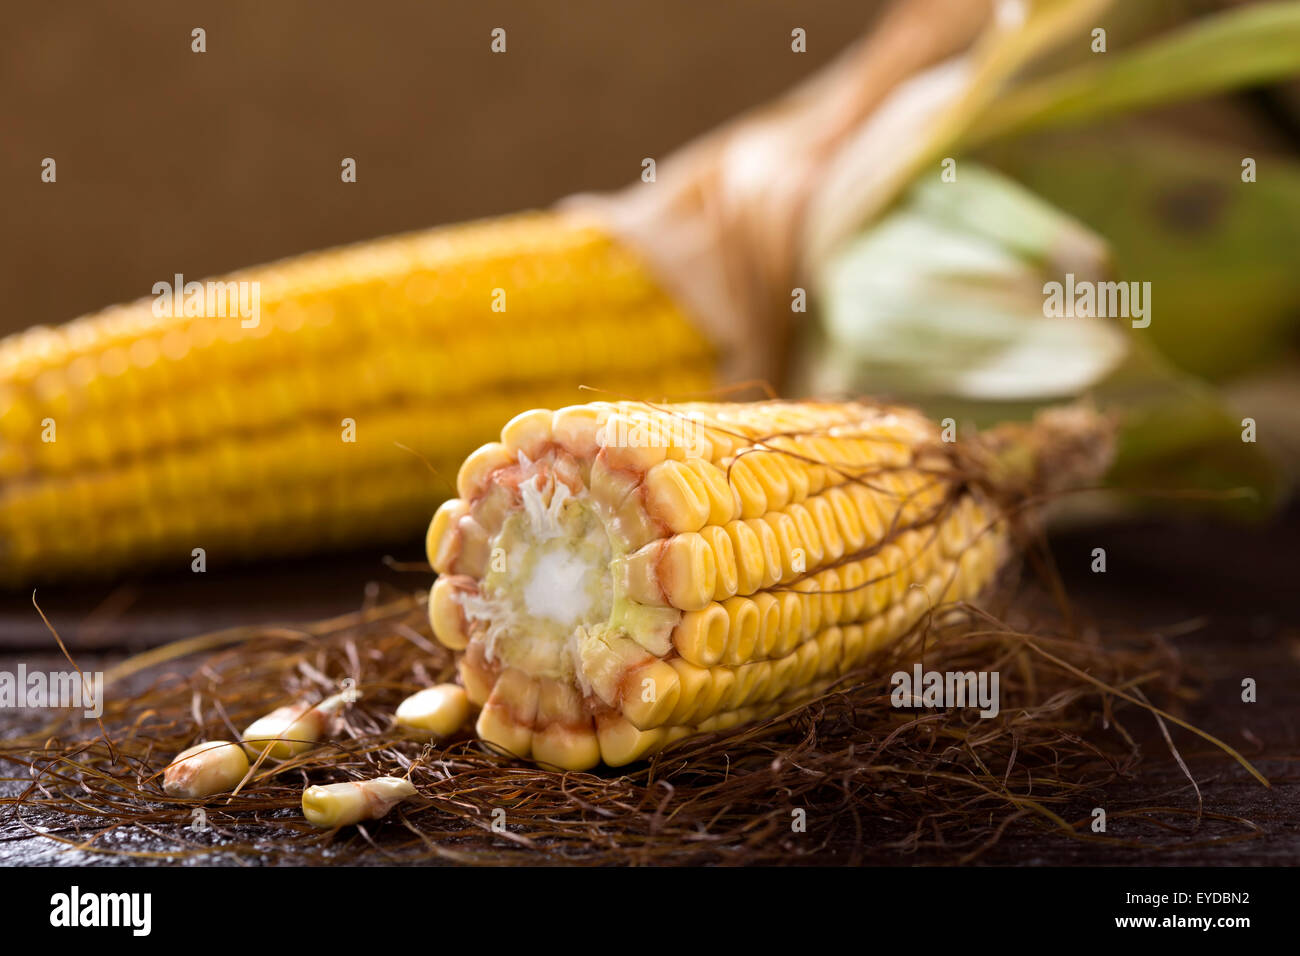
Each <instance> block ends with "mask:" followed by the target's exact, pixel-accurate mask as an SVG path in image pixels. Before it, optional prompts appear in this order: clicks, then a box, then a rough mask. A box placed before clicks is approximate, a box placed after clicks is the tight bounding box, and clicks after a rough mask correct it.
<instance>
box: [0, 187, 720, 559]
mask: <svg viewBox="0 0 1300 956" xmlns="http://www.w3.org/2000/svg"><path fill="white" fill-rule="evenodd" d="M223 281H226V282H242V283H257V287H258V289H259V290H260V291H259V299H260V314H259V315H257V316H256V317H255V322H254V320H252V319H250V318H248V317H246V316H242V315H237V314H236V315H226V316H215V315H186V314H184V310H181V309H179V308H176V309H174V310H173V311H175V312H178V313H180V314H174V315H162V316H159V315H156V314H155V309H154V307H153V306H154V303H153V301H152V300H147V299H146V300H143V301H140V302H137V303H134V304H132V305H126V306H120V307H116V308H111V309H108V310H106V311H104V312H102V313H99V314H97V315H92V316H87V317H85V318H82V319H78V320H76V321H74V322H71V323H69V324H67V325H64V326H61V327H58V328H36V329H32V330H30V331H28V332H26V333H23V334H20V335H16V336H12V337H10V338H8V339H5V340H4V341H3V342H2V343H0V581H4V582H9V583H17V582H21V581H28V580H31V579H34V578H42V577H49V576H53V575H56V574H67V573H74V572H75V573H82V572H87V571H100V572H108V571H113V570H115V569H117V568H119V567H122V566H126V565H136V564H141V563H155V564H165V565H169V566H172V567H188V566H189V565H190V563H191V560H192V558H191V555H192V551H193V549H195V548H203V549H205V551H206V553H207V555H208V556H209V558H210V559H211V560H213V561H217V560H221V559H223V558H226V557H230V556H232V555H245V554H249V553H257V554H275V553H284V552H290V551H295V550H302V549H309V548H316V547H320V546H325V545H332V544H341V543H350V542H356V541H362V540H378V539H381V538H382V537H384V536H386V535H387V536H392V535H396V534H402V533H405V532H406V531H407V530H408V529H409V528H410V527H411V526H412V525H415V526H417V527H418V526H419V525H420V524H421V523H422V522H423V521H424V520H425V519H426V518H427V515H428V514H429V512H430V510H432V508H433V507H435V506H436V504H437V503H438V502H439V501H441V500H443V499H444V498H445V497H446V496H447V495H448V494H449V493H450V491H451V488H450V476H451V475H452V474H453V473H454V470H455V467H456V465H457V464H458V463H459V462H460V461H461V460H462V459H463V458H464V456H465V455H466V454H467V453H468V452H470V451H471V450H472V449H473V448H475V447H476V446H477V445H479V444H480V443H481V442H483V441H485V440H486V439H487V438H489V437H490V436H491V434H492V432H493V430H494V429H495V427H496V425H497V423H499V422H500V421H502V420H504V419H505V418H507V417H508V416H509V415H511V414H513V412H514V411H516V410H517V409H519V408H521V407H529V406H531V405H538V404H547V403H550V404H561V403H564V402H568V401H572V400H573V399H574V398H575V397H576V395H577V387H578V386H580V385H589V386H593V387H596V388H602V387H609V388H616V389H617V391H618V394H619V395H620V396H626V395H629V394H635V395H638V396H644V397H651V396H665V395H670V394H679V395H680V394H685V393H690V392H693V391H698V390H701V389H705V388H709V387H712V386H713V385H714V360H713V355H712V350H711V347H710V346H709V344H708V343H707V342H706V341H705V339H704V338H703V336H702V335H701V334H700V333H699V332H697V331H696V329H695V327H694V325H693V324H692V323H691V322H690V321H689V320H688V319H687V318H686V316H685V315H684V314H683V313H682V312H681V311H680V310H679V309H678V308H677V306H676V305H675V304H674V303H673V301H672V300H670V299H669V298H668V297H667V296H666V295H665V293H664V292H663V291H661V290H660V288H659V287H658V286H657V285H656V283H655V281H654V280H653V279H652V278H651V277H650V276H649V275H648V274H647V272H646V271H645V269H644V268H643V266H642V264H641V262H640V261H639V259H638V258H637V257H636V256H635V255H634V254H632V253H631V252H630V251H629V250H628V249H627V248H626V247H625V246H624V245H622V244H620V243H619V242H618V241H616V240H613V239H611V238H610V237H609V236H607V235H606V234H604V233H602V232H600V231H599V230H598V229H596V228H593V227H591V226H589V225H579V224H577V223H576V222H575V221H573V220H571V219H569V218H566V217H565V216H563V215H560V214H557V213H532V214H525V215H520V216H515V217H511V218H507V219H501V220H493V221H484V222H479V223H471V224H467V225H461V226H453V227H446V228H440V229H435V230H432V231H427V232H420V233H414V234H411V235H405V236H399V237H395V238H391V239H385V240H380V241H375V242H370V243H362V244H360V245H356V246H351V247H346V248H341V249H336V250H332V251H327V252H322V253H316V254H311V255H305V256H301V257H298V258H294V259H289V260H285V261H283V262H279V263H275V264H273V265H268V266H264V267H261V268H255V269H250V270H247V271H245V272H241V273H238V274H235V275H231V276H228V277H226V279H225V280H223ZM232 288H233V287H232ZM349 423H350V427H349ZM399 445H404V446H406V449H409V450H406V449H403V448H402V447H399ZM412 452H415V453H416V454H412ZM421 457H423V458H424V459H425V461H422V460H421ZM426 461H427V463H428V464H426ZM429 465H432V466H433V470H434V472H437V473H440V474H442V475H443V476H445V477H443V478H442V479H441V480H439V478H438V475H437V474H435V473H433V472H431V471H430V468H429Z"/></svg>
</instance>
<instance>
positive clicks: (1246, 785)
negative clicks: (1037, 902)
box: [0, 508, 1300, 865]
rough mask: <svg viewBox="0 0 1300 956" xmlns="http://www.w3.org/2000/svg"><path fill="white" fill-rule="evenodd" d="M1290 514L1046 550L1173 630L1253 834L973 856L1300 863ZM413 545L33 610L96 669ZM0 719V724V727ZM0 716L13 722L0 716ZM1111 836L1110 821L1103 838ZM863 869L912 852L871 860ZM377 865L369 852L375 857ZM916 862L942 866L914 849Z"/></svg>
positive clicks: (1184, 747) (0, 633)
mask: <svg viewBox="0 0 1300 956" xmlns="http://www.w3.org/2000/svg"><path fill="white" fill-rule="evenodd" d="M1298 540H1300V509H1297V508H1292V509H1291V510H1290V511H1289V512H1288V513H1287V514H1285V515H1283V516H1282V517H1281V518H1279V519H1278V520H1277V521H1276V522H1274V523H1272V524H1271V525H1269V526H1268V527H1261V528H1241V527H1233V526H1223V525H1217V524H1214V523H1209V522H1202V521H1194V520H1182V521H1176V522H1175V521H1144V522H1141V523H1125V524H1116V525H1111V526H1103V527H1093V528H1084V529H1076V530H1072V531H1068V532H1065V533H1059V534H1057V535H1055V536H1054V539H1053V550H1054V553H1055V556H1056V559H1057V562H1058V564H1059V567H1060V571H1061V573H1062V576H1063V578H1064V579H1065V581H1066V583H1067V586H1068V588H1069V592H1070V595H1071V598H1072V599H1073V600H1074V601H1075V603H1076V604H1077V606H1078V607H1079V608H1080V609H1082V610H1083V611H1084V612H1085V613H1086V614H1088V615H1089V616H1091V617H1092V618H1094V619H1096V620H1098V621H1101V622H1106V621H1110V622H1115V624H1116V625H1117V626H1118V625H1120V624H1127V625H1136V626H1140V627H1144V628H1155V629H1162V630H1167V631H1169V632H1170V633H1175V632H1177V633H1179V634H1180V636H1178V637H1177V638H1175V640H1176V641H1177V643H1178V645H1179V646H1180V647H1181V648H1182V649H1183V651H1184V654H1185V657H1186V659H1187V660H1188V662H1189V663H1190V664H1191V666H1192V667H1193V669H1194V670H1195V671H1197V672H1199V673H1200V674H1201V676H1202V677H1203V683H1202V685H1201V686H1202V696H1201V697H1200V699H1199V700H1198V701H1197V702H1196V704H1195V705H1194V706H1193V708H1192V710H1191V712H1190V716H1191V717H1192V719H1193V720H1194V721H1195V722H1196V723H1197V724H1198V726H1201V727H1202V728H1203V729H1205V730H1207V731H1209V732H1211V733H1213V734H1216V735H1218V736H1219V737H1221V738H1222V739H1224V740H1225V741H1227V742H1228V743H1230V744H1231V745H1233V746H1235V747H1237V748H1239V749H1240V750H1241V751H1242V752H1243V753H1244V754H1245V755H1246V756H1247V757H1248V758H1250V759H1251V760H1252V761H1253V762H1254V763H1255V764H1256V766H1257V767H1259V769H1260V770H1261V771H1262V772H1264V773H1265V774H1266V775H1267V776H1268V777H1269V778H1270V780H1271V782H1272V784H1273V786H1272V787H1271V788H1270V789H1265V788H1264V787H1262V786H1260V785H1259V784H1258V783H1256V782H1255V781H1254V780H1252V779H1250V778H1249V777H1248V776H1247V775H1246V774H1245V773H1244V772H1243V771H1242V770H1241V769H1240V768H1239V767H1237V766H1236V764H1234V763H1232V762H1231V761H1230V760H1227V759H1225V758H1223V757H1222V756H1221V755H1219V754H1217V753H1216V752H1214V751H1213V750H1212V749H1211V748H1209V747H1208V746H1205V745H1202V744H1200V743H1199V742H1198V741H1197V740H1196V739H1195V738H1192V737H1191V736H1190V735H1187V734H1183V733H1177V734H1176V740H1177V743H1178V745H1179V747H1180V750H1181V752H1182V753H1183V755H1184V757H1185V758H1187V761H1188V763H1189V765H1190V766H1191V768H1192V770H1193V772H1194V774H1195V776H1196V778H1197V781H1198V783H1199V784H1200V788H1201V792H1202V794H1203V797H1204V806H1205V809H1206V810H1208V811H1214V812H1217V813H1223V814H1229V815H1234V816H1238V817H1243V818H1246V819H1248V820H1250V821H1252V822H1253V823H1254V824H1255V825H1257V826H1258V827H1260V828H1261V830H1262V831H1263V833H1262V835H1261V836H1259V837H1256V838H1254V839H1250V840H1245V841H1241V842H1236V843H1228V844H1225V845H1220V846H1215V847H1208V848H1207V847H1196V846H1192V844H1194V843H1197V842H1200V841H1202V840H1204V839H1206V838H1209V837H1213V836H1216V835H1219V836H1221V835H1226V834H1228V833H1235V832H1240V831H1241V829H1242V827H1241V826H1240V825H1239V824H1226V823H1220V822H1215V821H1206V822H1204V823H1203V824H1202V826H1201V827H1200V829H1199V830H1196V831H1195V832H1193V831H1192V828H1191V826H1190V822H1189V825H1188V827H1187V828H1186V830H1185V831H1184V832H1159V831H1156V830H1155V828H1148V829H1146V830H1144V831H1143V839H1144V840H1148V841H1149V842H1150V845H1151V849H1114V848H1110V847H1098V846H1095V845H1089V844H1084V843H1079V842H1076V841H1071V840H1066V839H1062V838H1061V837H1059V836H1057V835H1054V834H1041V835H1035V834H1032V833H1030V834H1027V835H1020V836H1014V837H1011V838H1008V839H1006V840H1004V841H1003V842H1002V843H1001V844H999V846H998V847H996V848H995V849H994V850H993V851H992V852H990V853H989V854H988V855H987V856H986V857H984V858H983V862H985V863H992V864H1011V865H1015V864H1048V863H1077V864H1095V865H1125V864H1144V865H1151V864H1157V865H1191V864H1224V865H1259V864H1265V863H1270V864H1294V863H1297V862H1300V762H1298V761H1297V758H1298V757H1300V607H1298V606H1297V581H1298V580H1300V547H1298V546H1297V541H1298ZM1096 547H1104V548H1105V549H1106V551H1107V562H1108V567H1107V572H1106V573H1105V574H1094V573H1092V572H1091V571H1090V570H1089V565H1090V561H1091V553H1092V549H1093V548H1096ZM419 551H420V545H419V542H410V543H408V544H406V545H403V546H398V547H393V548H390V549H382V548H380V549H369V550H367V551H363V552H359V553H353V554H348V555H340V556H334V557H329V558H317V559H312V560H304V561H299V562H294V563H289V564H279V565H266V566H260V567H248V568H243V569H235V570H230V571H213V572H209V573H208V574H207V575H194V574H188V573H185V574H178V575H172V576H162V577H154V578H149V579H142V580H138V581H136V582H133V583H130V584H126V585H117V586H114V585H107V584H100V585H95V586H89V587H82V588H43V589H41V590H40V591H39V592H38V599H39V600H40V601H41V604H42V607H43V608H44V609H45V611H46V612H47V613H48V614H49V616H50V618H51V620H52V621H53V622H54V624H55V626H56V627H58V628H59V629H60V632H61V633H62V634H63V636H64V637H65V638H66V639H68V641H69V643H70V644H71V645H72V646H73V647H74V648H75V649H76V650H75V653H76V654H77V656H78V659H79V662H80V663H81V664H82V665H83V666H98V665H102V664H104V663H106V662H108V661H111V660H112V659H115V658H118V657H120V656H121V654H122V652H123V651H124V650H125V649H133V648H139V647H142V646H145V645H148V644H154V643H158V642H160V641H164V640H170V639H174V638H180V637H185V636H189V635H192V634H196V633H200V632H202V631H207V630H212V629H215V628H220V627H226V626H231V625H234V624H241V623H254V622H268V621H305V620H311V619H315V618H319V617H325V616H330V615H333V614H336V613H342V612H346V611H349V610H354V609H356V608H357V607H358V606H359V605H360V604H361V602H362V600H363V599H364V591H365V584H366V582H367V581H380V582H384V584H385V586H393V587H404V588H408V589H415V588H419V587H422V586H426V585H427V584H428V582H429V580H430V579H429V576H428V574H427V573H419V572H410V571H406V572H402V571H397V570H393V569H391V568H389V567H387V566H386V565H385V563H384V562H383V558H384V556H385V554H391V555H393V556H394V557H396V558H400V559H406V560H418V555H419ZM0 637H2V639H3V643H4V645H5V648H4V649H0V669H11V668H12V667H13V665H14V664H16V663H17V661H19V660H24V661H27V662H28V664H29V666H38V665H39V664H40V663H42V662H45V666H50V667H57V666H59V665H58V664H57V662H56V660H55V659H54V658H52V657H51V655H52V654H53V653H55V652H56V649H55V648H54V645H53V642H52V640H51V639H50V637H49V635H48V633H47V632H46V631H45V629H44V626H43V625H42V624H41V622H40V620H39V618H38V617H37V616H36V614H35V612H34V610H33V609H32V607H31V603H30V594H9V595H4V596H3V597H0ZM1245 677H1253V678H1254V679H1255V680H1256V681H1257V682H1258V686H1259V700H1258V702H1257V703H1254V704H1247V703H1243V702H1242V700H1241V681H1242V679H1243V678H1245ZM5 721H9V723H7V724H4V723H3V722H5ZM0 726H7V727H12V726H13V724H12V720H11V717H7V716H5V715H4V714H3V713H2V712H0ZM1148 730H1150V731H1152V735H1153V738H1155V739H1154V740H1153V742H1152V743H1150V744H1148V745H1147V746H1148V753H1149V758H1148V759H1147V760H1146V761H1145V762H1144V764H1143V766H1142V769H1141V772H1140V773H1139V774H1138V775H1137V776H1136V777H1135V778H1133V779H1131V780H1127V781H1125V782H1123V783H1122V784H1120V785H1118V786H1116V787H1115V788H1114V789H1113V791H1111V792H1108V793H1107V794H1106V800H1107V803H1108V805H1112V806H1125V805H1127V806H1138V805H1162V806H1172V807H1182V808H1188V809H1192V808H1195V806H1196V798H1195V794H1194V792H1193V790H1192V788H1191V787H1190V785H1189V784H1188V783H1187V781H1186V779H1185V778H1184V777H1183V775H1182V773H1181V772H1180V771H1179V769H1178V768H1177V766H1176V765H1175V764H1174V762H1173V761H1172V759H1171V758H1170V757H1169V756H1168V753H1167V751H1165V750H1164V749H1163V747H1161V746H1160V745H1159V742H1158V737H1155V734H1154V726H1153V727H1151V728H1148ZM1112 832H1113V830H1112ZM869 859H871V861H872V862H881V863H891V862H893V863H899V864H907V863H911V862H917V861H916V860H914V859H913V858H908V857H901V856H891V855H890V854H871V855H870V856H869ZM103 862H106V861H104V860H103V859H97V858H89V857H80V856H76V855H70V854H68V853H67V852H65V851H62V850H59V849H57V848H55V847H53V846H52V845H51V844H49V843H48V842H47V841H43V840H35V839H31V838H29V837H25V836H24V835H23V834H21V833H19V832H17V831H16V830H15V829H14V828H13V827H5V826H2V825H0V863H7V864H15V863H38V864H60V863H62V864H67V863H103ZM376 862H380V861H378V860H377V861H376ZM924 862H942V860H941V859H927V860H925V861H924Z"/></svg>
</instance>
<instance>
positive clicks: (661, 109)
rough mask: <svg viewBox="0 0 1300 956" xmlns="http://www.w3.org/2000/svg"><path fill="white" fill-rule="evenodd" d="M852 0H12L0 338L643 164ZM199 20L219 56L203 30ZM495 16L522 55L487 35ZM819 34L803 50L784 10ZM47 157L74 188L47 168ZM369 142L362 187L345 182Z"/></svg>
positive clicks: (759, 84) (835, 35) (785, 62)
mask: <svg viewBox="0 0 1300 956" xmlns="http://www.w3.org/2000/svg"><path fill="white" fill-rule="evenodd" d="M878 7H879V4H878V3H875V2H870V0H868V2H853V0H811V2H809V0H800V2H795V0H708V2H698V0H694V2H692V0H617V2H610V0H564V2H561V3H542V2H520V0H509V2H501V0H492V2H478V0H476V2H474V3H446V2H439V3H434V2H416V0H378V2H353V0H348V2H340V0H325V2H319V0H311V2H305V0H276V2H266V0H234V2H228V0H223V2H211V0H201V2H186V3H181V4H178V3H175V2H171V0H166V2H163V0H144V2H133V3H131V2H126V3H112V4H90V3H79V4H63V3H51V4H23V5H11V6H9V7H8V8H7V9H6V11H5V14H4V17H5V21H6V23H5V33H6V40H5V44H4V53H3V55H0V129H3V141H4V149H3V152H2V155H0V206H2V207H3V209H4V210H5V217H4V218H5V224H6V228H5V229H4V230H3V231H2V234H0V263H3V264H4V265H3V267H2V268H0V301H3V302H4V303H6V308H5V309H4V311H3V314H0V333H2V332H9V331H13V330H15V329H20V328H24V327H26V326H28V325H32V324H36V323H53V322H61V321H64V320H66V319H69V318H72V317H74V316H76V315H78V314H80V313H83V312H88V311H91V310H94V309H98V308H100V307H102V306H105V305H108V304H110V303H113V302H118V301H125V300H129V299H134V298H137V297H141V296H145V295H148V294H149V289H150V287H151V286H152V285H153V283H154V282H157V281H159V280H162V279H167V278H169V277H170V276H171V275H172V274H173V273H175V272H182V273H184V274H186V275H190V276H202V275H212V274H216V273H220V272H223V271H226V270H229V269H233V268H237V267H240V266H246V265H251V264H254V263H258V262H263V261H268V260H271V259H275V258H278V257H281V256H285V255H290V254H292V253H297V252H304V251H307V250H309V249H316V248H322V247H325V246H329V245H334V244H338V243H343V242H351V241H354V240H359V239H366V238H370V237H373V236H379V235H383V234H386V233H391V232H395V231H401V230H407V229H416V228H420V227H423V226H429V225H434V224H437V223H441V222H454V221H458V220H463V219H469V218H475V217H479V216H485V215H491V214H495V213H505V212H510V211H514V210H518V209H523V208H528V207H534V206H539V205H545V204H548V203H550V202H552V201H554V200H555V199H557V198H559V197H561V196H564V195H566V194H568V193H571V192H576V191H580V190H589V189H605V188H612V187H616V186H619V185H621V184H622V183H624V182H628V181H631V180H633V179H635V178H636V177H637V176H638V175H640V171H641V167H640V164H641V160H642V158H643V157H646V156H656V157H660V156H663V155H664V154H665V153H666V152H667V151H668V150H670V149H672V148H673V147H675V146H677V145H679V144H681V143H682V142H683V141H685V140H687V139H689V138H690V137H692V136H694V135H695V134H697V133H700V132H702V131H704V130H706V129H708V128H709V127H711V126H713V125H714V124H716V123H717V122H719V121H721V120H723V119H725V118H727V117H728V116H731V115H732V114H734V113H736V112H738V111H739V110H742V109H744V108H746V107H748V106H750V105H753V104H756V103H759V102H761V101H763V100H765V99H767V98H769V97H771V96H772V95H774V94H776V93H778V92H780V91H781V90H783V89H785V88H786V87H788V86H789V85H790V84H792V83H793V82H795V81H796V80H798V79H799V78H800V77H803V76H805V75H807V74H808V73H810V72H812V71H813V70H814V69H815V68H816V67H818V66H819V65H821V64H823V63H825V62H826V61H827V60H828V59H830V58H831V57H832V56H833V55H834V53H835V52H836V51H838V50H839V49H840V48H842V47H843V46H844V45H845V44H847V43H848V42H849V41H851V40H852V39H853V38H855V37H856V36H858V35H860V34H861V33H862V32H863V30H864V29H865V27H866V26H867V25H868V24H869V23H870V21H871V20H872V19H873V16H874V11H875V10H876V8H878ZM196 26H201V27H204V28H205V29H206V30H207V52H206V53H203V54H196V53H192V52H191V51H190V43H191V38H190V31H191V30H192V29H193V28H194V27H196ZM497 26H500V27H504V28H505V29H506V31H507V36H508V52H507V53H505V54H504V55H500V54H493V53H491V52H490V49H489V43H490V32H491V30H492V29H493V28H494V27H497ZM795 26H801V27H803V28H804V29H805V30H806V31H807V32H808V38H809V39H808V52H807V53H806V54H795V53H792V52H791V50H790V30H791V29H792V28H793V27H795ZM47 156H49V157H53V158H54V159H55V160H56V162H57V164H58V182H57V183H55V184H47V183H42V182H41V181H40V172H41V160H42V159H43V158H44V157H47ZM345 156H351V157H354V158H355V159H356V160H357V164H358V181H357V183H356V184H349V185H345V184H343V183H342V182H341V181H340V178H339V171H340V166H339V164H340V162H341V160H342V159H343V157H345Z"/></svg>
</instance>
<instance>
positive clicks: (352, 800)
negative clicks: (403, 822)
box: [302, 777, 416, 830]
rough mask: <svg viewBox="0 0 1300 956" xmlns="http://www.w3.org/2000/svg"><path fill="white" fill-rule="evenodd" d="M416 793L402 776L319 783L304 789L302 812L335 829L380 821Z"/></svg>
mask: <svg viewBox="0 0 1300 956" xmlns="http://www.w3.org/2000/svg"><path fill="white" fill-rule="evenodd" d="M415 793H416V790H415V786H414V785H413V784H412V783H411V781H409V780H403V779H401V778H400V777H376V778H375V779H373V780H360V781H357V780H353V781H349V782H347V783H331V784H328V785H324V786H320V785H317V786H312V787H308V788H307V789H306V790H304V791H303V792H302V815H303V816H304V817H306V818H307V822H309V823H310V824H311V825H312V826H317V827H320V828H321V829H322V830H332V829H334V828H335V827H346V826H349V825H351V824H353V823H360V822H361V821H362V820H378V819H379V818H380V817H383V816H385V815H386V814H387V813H388V811H389V810H391V809H393V807H395V806H397V805H398V804H399V803H401V802H402V801H403V800H406V799H408V798H409V797H413V796H415Z"/></svg>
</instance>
